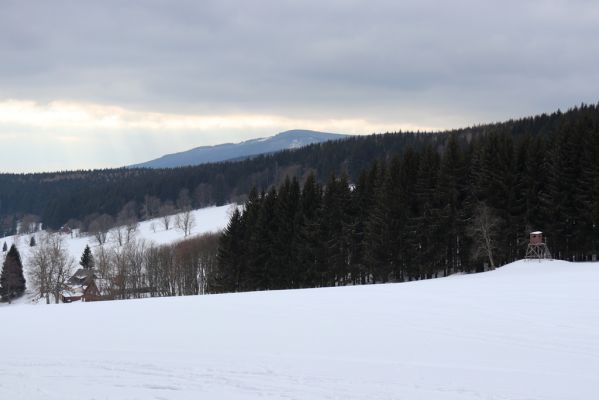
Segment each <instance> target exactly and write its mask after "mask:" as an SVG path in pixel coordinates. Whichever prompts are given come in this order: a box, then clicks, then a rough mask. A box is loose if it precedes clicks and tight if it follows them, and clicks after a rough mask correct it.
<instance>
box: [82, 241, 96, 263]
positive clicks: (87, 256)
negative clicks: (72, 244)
mask: <svg viewBox="0 0 599 400" xmlns="http://www.w3.org/2000/svg"><path fill="white" fill-rule="evenodd" d="M79 265H81V266H82V267H83V268H85V269H93V268H94V266H95V262H94V255H93V254H92V251H91V249H90V248H89V245H85V249H83V254H81V260H79Z"/></svg>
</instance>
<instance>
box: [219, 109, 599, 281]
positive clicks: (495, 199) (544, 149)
mask: <svg viewBox="0 0 599 400" xmlns="http://www.w3.org/2000/svg"><path fill="white" fill-rule="evenodd" d="M587 112H588V114H587ZM560 118H561V117H560ZM466 139H467V138H466V137H464V136H463V135H460V134H459V133H457V132H456V133H453V134H449V136H448V138H447V140H446V141H445V142H444V143H443V145H442V146H441V145H439V143H427V144H425V145H424V146H421V147H418V148H414V147H408V148H407V149H405V151H403V152H402V154H401V155H396V156H395V157H391V158H385V159H381V160H377V161H375V162H373V163H372V165H370V167H369V168H367V169H365V170H364V171H363V172H362V173H361V174H360V175H359V176H358V177H357V179H356V180H355V181H354V180H353V179H352V178H351V177H348V176H347V175H341V176H336V175H334V174H331V175H330V177H329V179H328V180H327V181H326V182H325V183H324V184H322V183H319V182H318V180H317V178H316V177H315V176H314V175H310V176H309V177H308V178H307V179H306V180H305V182H304V183H303V185H301V184H300V183H299V181H298V179H296V178H292V179H289V178H288V179H286V180H285V182H284V183H283V184H282V185H281V186H280V187H279V188H278V190H277V189H275V188H270V190H268V191H266V192H264V191H262V192H257V191H256V190H254V191H252V192H251V194H250V196H249V198H248V201H247V202H246V203H245V206H244V208H243V210H242V211H239V212H236V213H235V214H234V215H233V216H232V217H231V220H230V222H229V225H228V227H227V229H226V231H225V232H224V234H223V236H222V238H221V243H220V249H219V257H218V268H217V270H216V271H214V273H213V276H212V280H211V285H212V286H211V291H214V292H230V291H247V290H265V289H283V288H302V287H320V286H335V285H343V284H366V283H375V282H388V281H407V280H414V279H426V278H431V277H437V276H445V275H447V274H451V273H455V272H460V271H464V272H472V271H477V270H482V269H483V268H494V267H496V266H500V265H503V264H506V263H509V262H512V261H514V260H517V259H521V258H524V252H525V250H526V245H527V243H528V235H529V232H531V231H533V230H542V231H544V233H545V236H546V238H547V243H548V245H549V247H550V250H551V251H552V253H553V257H554V258H560V259H568V260H577V261H583V260H591V259H595V258H596V254H597V253H599V158H598V157H597V156H598V155H599V124H598V118H597V109H596V108H595V107H588V108H585V107H583V108H582V109H580V110H578V111H577V118H574V119H573V120H569V119H568V118H564V119H563V121H562V122H561V123H560V124H559V128H558V129H556V130H554V131H552V132H550V133H549V134H532V133H530V134H526V133H525V134H519V135H512V134H509V133H506V132H491V133H489V134H486V135H479V136H475V137H472V138H471V140H466Z"/></svg>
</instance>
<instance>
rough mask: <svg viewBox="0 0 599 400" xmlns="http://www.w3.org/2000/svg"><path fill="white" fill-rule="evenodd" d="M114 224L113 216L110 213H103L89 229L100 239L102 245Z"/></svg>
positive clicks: (99, 242)
mask: <svg viewBox="0 0 599 400" xmlns="http://www.w3.org/2000/svg"><path fill="white" fill-rule="evenodd" d="M113 226H114V220H113V218H112V217H111V216H110V215H108V214H102V215H100V216H99V217H97V218H96V219H94V220H93V221H92V222H91V223H90V225H89V231H90V233H91V234H92V235H94V237H95V238H96V240H97V241H98V244H100V245H102V244H104V243H106V237H107V235H108V231H109V230H110V228H112V227H113Z"/></svg>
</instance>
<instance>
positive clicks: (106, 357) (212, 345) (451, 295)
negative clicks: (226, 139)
mask: <svg viewBox="0 0 599 400" xmlns="http://www.w3.org/2000/svg"><path fill="white" fill-rule="evenodd" d="M0 321H2V323H3V324H5V325H6V326H8V325H10V329H1V330H0V343H4V344H5V345H3V346H2V354H1V356H0V398H2V399H9V398H10V399H27V400H31V399H50V400H51V399H60V400H69V399H77V400H79V399H82V398H86V399H90V398H93V399H200V398H202V399H442V400H443V399H465V400H469V399H472V400H474V399H476V400H478V399H528V400H532V399H539V400H540V399H543V400H551V399H556V400H557V399H560V400H563V399H594V398H597V395H598V394H599V379H598V377H599V264H598V263H586V264H571V263H566V262H560V261H553V262H543V263H538V262H528V263H525V262H517V263H514V264H511V265H508V266H505V267H503V268H500V269H498V270H496V271H492V272H486V273H482V274H476V275H458V276H452V277H448V278H442V279H435V280H429V281H420V282H412V283H400V284H387V285H372V286H359V287H343V288H329V289H312V290H295V291H274V292H258V293H245V294H230V295H218V296H198V297H185V298H160V299H145V300H130V301H123V302H105V303H77V304H70V305H50V306H44V307H32V306H17V307H2V308H0ZM7 344H10V345H7Z"/></svg>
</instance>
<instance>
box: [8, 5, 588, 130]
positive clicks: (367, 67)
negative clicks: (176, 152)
mask: <svg viewBox="0 0 599 400" xmlns="http://www.w3.org/2000/svg"><path fill="white" fill-rule="evenodd" d="M597 38H599V6H598V5H597V3H595V2H593V1H524V2H523V1H454V2H444V1H437V2H431V1H413V0H408V1H351V0H350V1H341V0H333V1H323V0H321V1H281V0H270V1H240V0H238V1H222V0H218V1H181V0H175V1H158V0H145V1H117V0H106V1H64V0H62V1H61V0H58V1H41V0H38V1H26V2H25V1H6V0H5V1H2V2H1V3H0V59H1V60H2V62H0V97H1V98H2V99H8V98H18V99H30V100H36V101H41V102H44V101H52V100H56V99H61V100H70V101H89V102H100V103H105V104H115V105H120V106H123V107H129V108H133V109H139V110H154V111H160V112H184V113H208V114H209V113H220V114H222V113H228V112H246V113H252V112H255V113H262V114H282V115H288V116H294V115H296V116H315V117H316V116H317V117H323V116H327V115H330V116H331V117H352V116H355V117H363V118H371V119H378V120H388V121H407V122H410V123H414V124H418V123H420V124H422V125H435V126H443V125H448V126H452V125H455V124H456V123H460V122H462V121H465V120H466V121H471V122H478V121H484V120H489V119H491V120H495V119H503V118H506V117H510V116H519V115H526V114H530V113H534V112H540V111H551V110H553V109H555V108H557V107H562V108H563V107H567V106H571V105H574V104H577V103H580V102H582V101H585V102H596V101H597V100H598V99H599V96H598V91H597V88H598V87H599V69H598V68H597V67H596V66H597V65H598V63H599V41H598V40H597ZM431 121H433V123H430V122H431ZM427 122H429V123H427Z"/></svg>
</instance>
